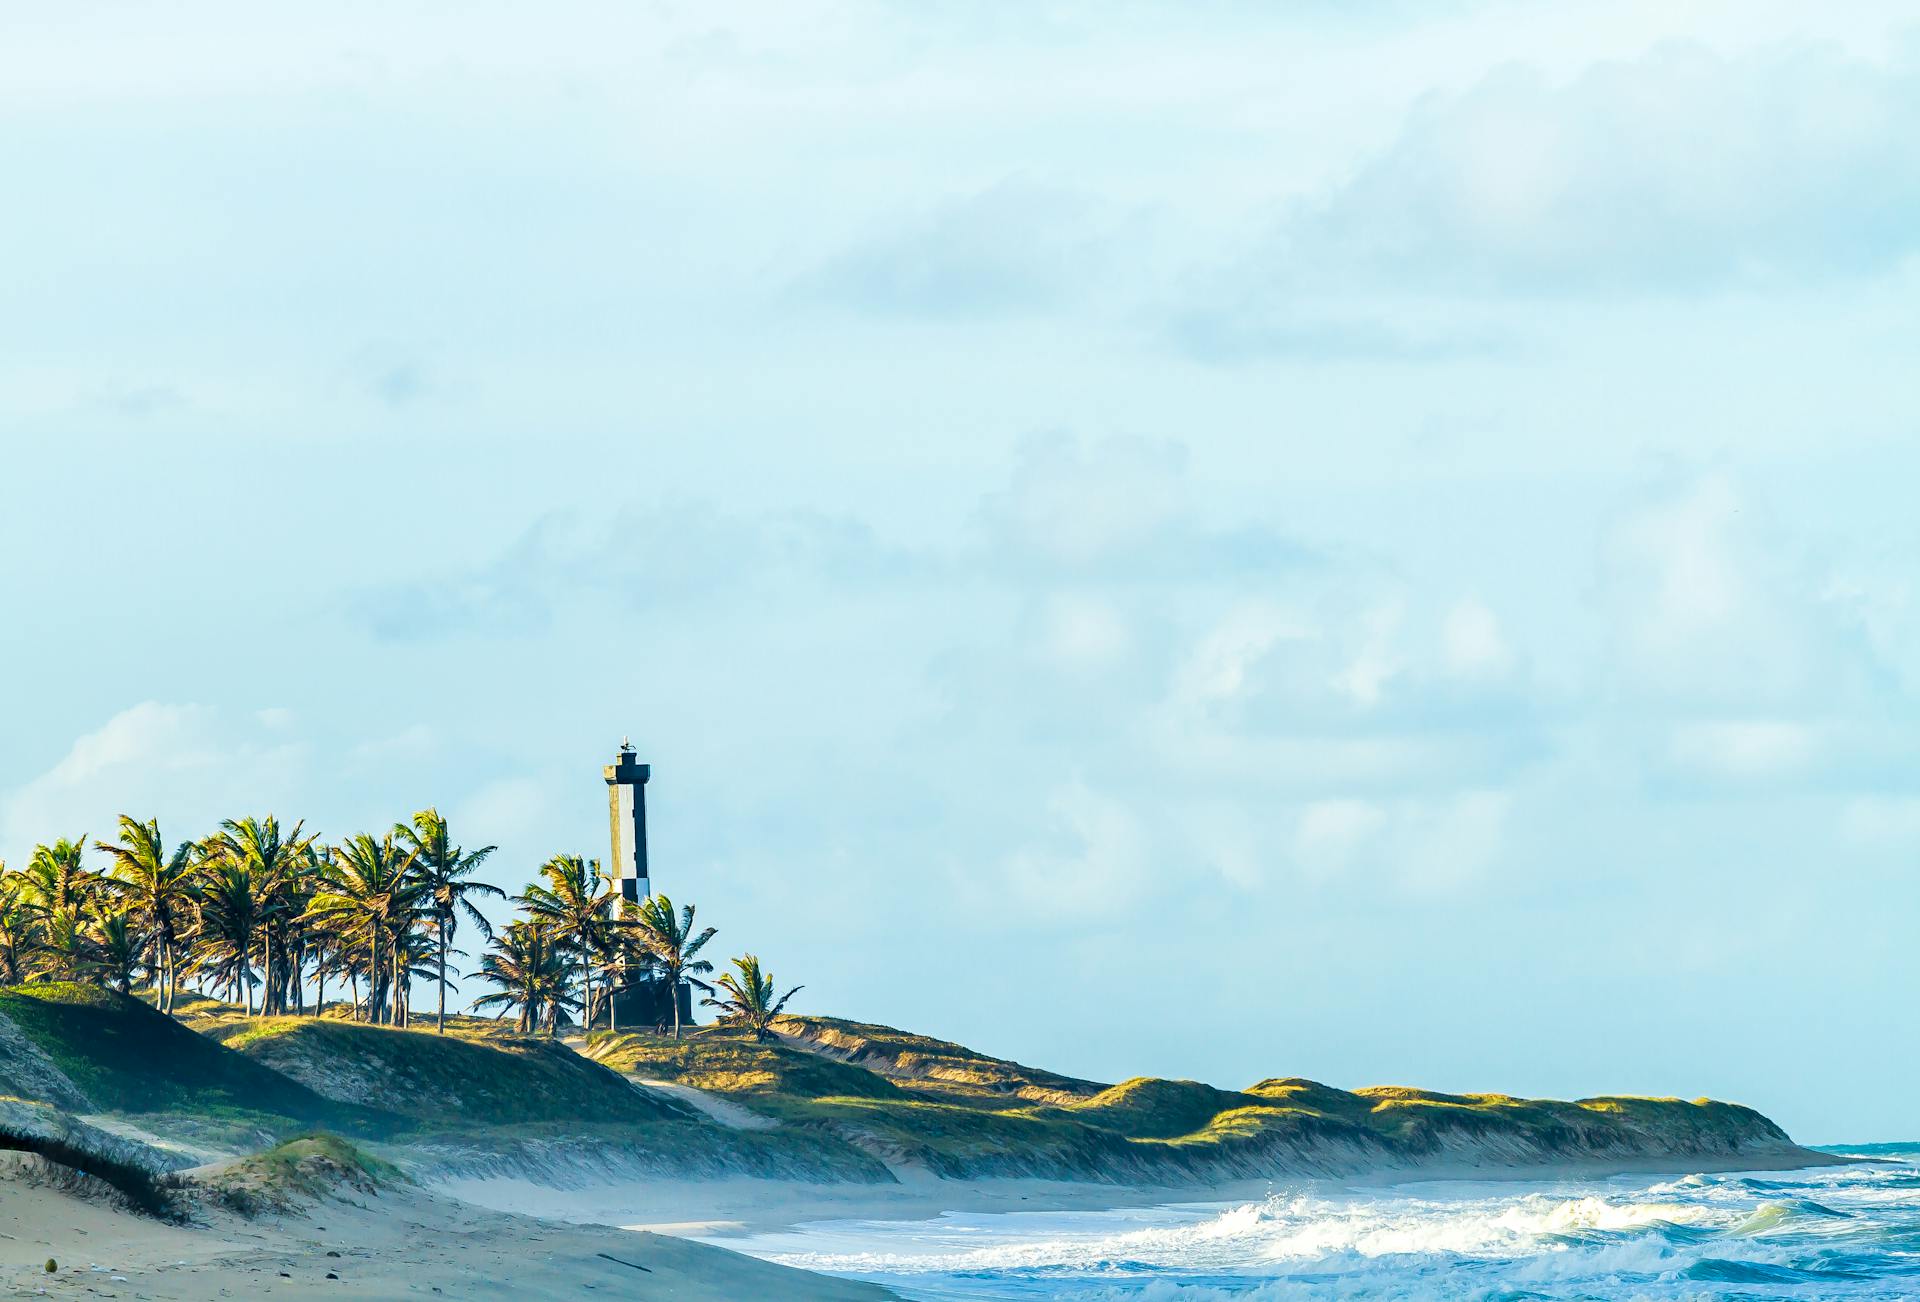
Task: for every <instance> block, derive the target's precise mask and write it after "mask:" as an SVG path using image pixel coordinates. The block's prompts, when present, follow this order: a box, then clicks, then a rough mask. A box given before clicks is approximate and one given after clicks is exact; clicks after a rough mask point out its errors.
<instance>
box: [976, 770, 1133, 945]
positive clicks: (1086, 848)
mask: <svg viewBox="0 0 1920 1302" xmlns="http://www.w3.org/2000/svg"><path fill="white" fill-rule="evenodd" d="M1046 810H1047V818H1048V823H1049V827H1048V830H1047V832H1046V835H1045V836H1044V837H1043V838H1041V839H1040V840H1038V841H1037V842H1035V843H1033V844H1029V845H1025V846H1022V847H1020V848H1019V849H1017V850H1015V851H1014V852H1013V853H1012V854H1011V855H1009V856H1008V857H1007V859H1006V860H1005V862H1004V864H1003V865H1002V876H1003V880H1004V885H1005V889H1006V890H1007V892H1008V893H1009V894H1011V895H1012V896H1013V897H1014V898H1015V899H1017V900H1020V901H1021V902H1022V903H1023V904H1025V905H1026V906H1027V907H1028V908H1029V909H1031V910H1033V911H1034V912H1035V913H1036V914H1038V915H1040V917H1042V918H1043V919H1045V920H1046V921H1047V922H1049V923H1050V924H1053V925H1058V924H1060V923H1062V922H1066V921H1069V920H1077V919H1087V918H1092V919H1098V918H1104V917H1112V916H1115V915H1117V914H1123V913H1125V912H1127V911H1128V910H1129V909H1130V908H1132V907H1133V906H1134V905H1135V904H1137V903H1138V902H1139V899H1140V897H1141V896H1142V895H1143V894H1145V892H1146V891H1147V889H1148V885H1149V873H1148V863H1149V859H1148V851H1147V832H1146V829H1145V827H1144V826H1143V824H1142V822H1141V820H1140V818H1139V816H1138V815H1136V814H1135V813H1134V811H1133V809H1132V808H1131V807H1130V805H1129V802H1127V801H1125V800H1122V799H1118V798H1116V797H1114V796H1111V795H1109V794H1106V793H1104V792H1101V791H1096V790H1094V789H1093V788H1092V787H1090V786H1088V785H1087V784H1086V783H1084V782H1081V781H1079V780H1074V781H1072V782H1069V783H1067V784H1066V785H1064V786H1062V787H1060V788H1059V789H1057V790H1055V791H1054V792H1053V793H1052V794H1051V795H1049V796H1048V797H1047V805H1046Z"/></svg>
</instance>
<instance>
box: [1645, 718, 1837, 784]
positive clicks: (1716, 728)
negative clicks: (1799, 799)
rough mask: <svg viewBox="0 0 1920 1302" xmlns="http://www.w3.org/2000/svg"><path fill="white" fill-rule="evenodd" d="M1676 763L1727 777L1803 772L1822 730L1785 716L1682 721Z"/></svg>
mask: <svg viewBox="0 0 1920 1302" xmlns="http://www.w3.org/2000/svg"><path fill="white" fill-rule="evenodd" d="M1671 747H1672V755H1673V759H1674V760H1675V762H1676V763H1678V764H1680V765H1682V766H1683V767H1686V768H1692V769H1695V770H1698V771H1701V772H1704V773H1707V774H1711V775H1714V776H1718V777H1725V778H1775V777H1781V776H1784V775H1787V774H1790V773H1795V772H1798V771H1800V770H1802V769H1804V768H1806V767H1807V766H1808V765H1809V764H1811V763H1812V762H1813V761H1814V759H1815V758H1816V756H1817V753H1818V733H1817V732H1816V730H1815V729H1813V728H1812V727H1810V726H1808V725H1805V724H1801V723H1796V722H1793V721H1791V720H1785V719H1734V720H1719V721H1711V722H1695V723H1683V724H1680V725H1678V726H1677V727H1675V728H1674V730H1673V737H1672V741H1671Z"/></svg>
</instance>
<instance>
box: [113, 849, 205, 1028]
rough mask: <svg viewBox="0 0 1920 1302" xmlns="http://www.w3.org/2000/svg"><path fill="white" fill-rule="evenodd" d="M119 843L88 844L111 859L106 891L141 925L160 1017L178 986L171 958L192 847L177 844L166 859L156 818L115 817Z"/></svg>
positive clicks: (185, 900)
mask: <svg viewBox="0 0 1920 1302" xmlns="http://www.w3.org/2000/svg"><path fill="white" fill-rule="evenodd" d="M119 839H120V844H118V845H108V844H107V843H106V842H105V841H95V842H94V843H93V845H94V848H95V849H96V850H101V851H104V852H105V853H106V854H107V855H108V856H109V857H110V858H111V859H112V860H113V866H112V867H111V868H110V869H109V870H108V871H109V872H110V873H111V874H112V875H111V877H109V879H108V881H109V884H110V888H111V889H112V890H113V891H114V892H115V893H116V894H117V895H118V896H119V897H120V898H121V899H122V900H123V901H125V902H126V904H127V906H128V907H129V908H131V909H132V910H133V911H134V913H135V914H136V916H138V917H139V918H140V920H141V921H142V922H143V923H144V924H145V928H146V941H147V945H148V947H149V950H150V954H149V957H148V959H147V962H148V964H149V965H150V966H151V967H152V969H153V973H154V984H155V986H156V987H157V992H156V998H155V1001H154V1002H155V1004H156V1006H157V1007H158V1008H159V1009H160V1011H161V1012H163V1013H170V1012H172V1011H173V1000H174V995H175V994H176V993H177V992H178V990H179V985H180V982H179V975H178V969H177V967H176V962H177V954H178V950H179V946H180V941H181V939H182V936H183V934H184V933H185V931H186V927H187V923H188V920H189V918H190V916H191V911H192V908H193V898H194V890H195V882H194V878H195V875H196V873H197V871H198V865H197V863H196V862H195V858H194V852H195V846H194V844H193V842H191V841H182V842H181V843H180V844H179V845H178V846H176V847H174V851H173V853H172V854H168V853H167V851H166V842H165V841H163V840H161V839H160V823H159V820H158V819H149V820H148V821H147V822H144V823H142V822H138V821H137V820H135V819H131V818H128V817H127V816H126V815H125V814H122V815H120V838H119Z"/></svg>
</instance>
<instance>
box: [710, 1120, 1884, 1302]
mask: <svg viewBox="0 0 1920 1302" xmlns="http://www.w3.org/2000/svg"><path fill="white" fill-rule="evenodd" d="M1875 1157H1876V1158H1878V1159H1879V1161H1877V1162H1876V1163H1875V1164H1870V1165H1857V1166H1838V1167H1822V1168H1815V1169H1812V1170H1808V1171H1804V1172H1786V1173H1771V1174H1768V1175H1764V1176H1752V1175H1728V1176H1712V1175H1693V1176H1686V1177H1684V1178H1681V1179H1653V1178H1650V1177H1644V1176H1640V1177H1614V1178H1609V1179H1592V1180H1578V1181H1573V1180H1570V1181H1564V1182H1557V1183H1552V1184H1542V1183H1524V1184H1523V1183H1503V1182H1486V1181H1481V1182H1464V1181H1463V1182H1447V1183H1422V1184H1404V1185H1398V1186H1392V1187H1383V1188H1374V1189H1369V1188H1355V1187H1347V1188H1321V1187H1312V1188H1309V1187H1304V1186H1303V1187H1296V1188H1290V1189H1276V1190H1275V1191H1274V1192H1272V1193H1271V1194H1270V1195H1269V1196H1268V1197H1266V1198H1265V1199H1263V1200H1260V1201H1257V1202H1237V1203H1211V1204H1207V1203H1194V1204H1184V1205H1174V1206H1164V1207H1155V1208H1146V1209H1132V1210H1121V1211H1102V1212H1057V1213H1045V1212H1020V1213H1004V1214H993V1215H986V1214H981V1215H968V1214H951V1215H947V1216H944V1217H941V1218H940V1219H938V1220H935V1221H914V1222H906V1221H901V1222H892V1221H859V1222H855V1221H842V1222H824V1223H820V1224H816V1225H811V1226H807V1227H803V1228H802V1229H800V1230H798V1231H793V1232H789V1233H783V1234H774V1235H763V1236H760V1237H759V1238H757V1239H753V1240H749V1241H748V1242H747V1243H746V1244H744V1245H742V1244H741V1243H740V1242H739V1241H737V1240H735V1241H730V1242H729V1246H731V1247H736V1248H738V1247H742V1246H744V1247H745V1248H746V1249H747V1250H748V1251H751V1252H755V1253H758V1254H759V1255H762V1256H766V1257H770V1258H772V1259H774V1260H778V1261H782V1262H785V1263H787V1264H789V1265H794V1266H802V1267H805V1268H807V1269H810V1270H819V1271H827V1272H831V1273H834V1274H840V1275H848V1276H855V1277H858V1278H863V1279H871V1280H875V1281H879V1282H883V1283H885V1284H887V1285H889V1286H890V1287H892V1288H893V1289H894V1290H895V1291H896V1292H898V1293H900V1294H901V1295H902V1296H903V1297H907V1298H915V1299H923V1300H925V1302H936V1300H938V1302H947V1300H973V1299H989V1298H1007V1299H1014V1298H1018V1299H1027V1298H1068V1299H1079V1300H1082V1302H1093V1300H1095V1299H1099V1300H1102V1302H1105V1300H1108V1299H1112V1300H1113V1302H1216V1300H1219V1302H1229V1300H1230V1302H1265V1300H1266V1299H1276V1298H1303V1297H1305V1298H1334V1299H1340V1298H1380V1299H1407V1300H1408V1302H1414V1300H1420V1302H1426V1300H1428V1299H1463V1300H1471V1302H1545V1300H1556V1299H1567V1300H1569V1302H1571V1300H1572V1299H1587V1298H1618V1299H1623V1300H1633V1302H1640V1300H1643V1299H1644V1300H1645V1302H1656V1300H1661V1299H1674V1300H1676V1302H1677V1300H1680V1299H1686V1300H1688V1302H1693V1300H1696V1299H1698V1300H1705V1299H1721V1298H1724V1299H1742V1300H1744V1299H1762V1298H1819V1299H1827V1298H1848V1299H1886V1300H1887V1302H1892V1300H1893V1299H1911V1298H1920V1150H1901V1149H1892V1150H1882V1151H1878V1152H1876V1153H1875Z"/></svg>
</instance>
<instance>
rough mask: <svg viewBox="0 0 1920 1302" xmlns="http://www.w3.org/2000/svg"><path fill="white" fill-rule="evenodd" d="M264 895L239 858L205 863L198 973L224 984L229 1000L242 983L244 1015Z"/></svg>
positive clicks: (249, 1009) (195, 939)
mask: <svg viewBox="0 0 1920 1302" xmlns="http://www.w3.org/2000/svg"><path fill="white" fill-rule="evenodd" d="M266 905H267V901H266V899H265V898H264V896H263V895H262V893H261V892H260V890H259V884H258V883H257V882H256V881H255V880H254V876H253V871H252V870H251V869H249V868H247V867H246V866H245V865H244V864H238V863H233V862H230V861H228V860H225V859H220V860H215V861H214V862H213V863H210V864H208V865H207V866H206V869H205V871H204V872H203V873H202V875H201V880H200V917H199V921H198V923H197V925H196V926H195V927H194V932H193V949H194V953H195V956H196V957H197V958H198V959H199V963H200V972H201V975H202V976H204V977H207V978H210V979H211V980H212V981H213V982H214V984H215V985H216V986H225V987H226V990H227V998H228V1001H229V1002H233V996H234V995H235V994H236V993H237V992H238V991H239V990H240V989H241V988H242V987H244V988H245V993H246V1009H247V1015H248V1016H249V1017H251V1016H252V1015H253V942H254V940H255V939H256V938H257V937H258V936H259V934H260V926H261V922H262V918H263V915H264V912H265V908H266Z"/></svg>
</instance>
